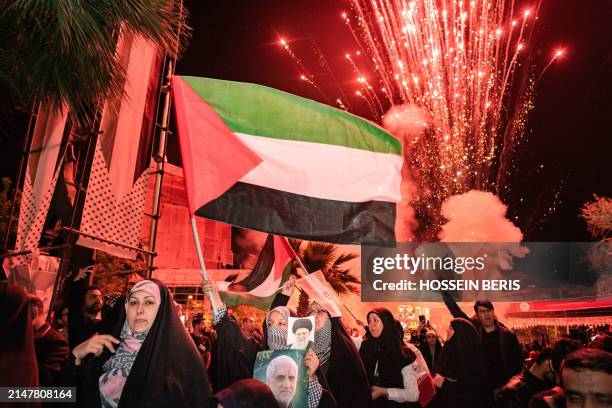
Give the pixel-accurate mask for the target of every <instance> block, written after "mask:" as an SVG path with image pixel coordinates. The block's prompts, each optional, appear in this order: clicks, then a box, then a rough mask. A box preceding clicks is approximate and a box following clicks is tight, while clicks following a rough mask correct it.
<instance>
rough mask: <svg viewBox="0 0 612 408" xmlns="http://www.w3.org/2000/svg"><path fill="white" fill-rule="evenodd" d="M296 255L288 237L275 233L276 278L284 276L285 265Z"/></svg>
mask: <svg viewBox="0 0 612 408" xmlns="http://www.w3.org/2000/svg"><path fill="white" fill-rule="evenodd" d="M294 256H295V254H294V252H293V250H292V249H291V247H290V246H289V242H287V238H285V237H279V236H277V235H274V279H280V278H281V277H282V276H283V271H284V270H285V267H286V266H287V264H288V263H289V261H291V260H292V259H293V257H294Z"/></svg>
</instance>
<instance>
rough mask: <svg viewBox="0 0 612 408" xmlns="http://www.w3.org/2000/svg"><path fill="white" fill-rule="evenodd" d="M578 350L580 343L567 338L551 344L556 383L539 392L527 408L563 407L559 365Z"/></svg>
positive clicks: (563, 396)
mask: <svg viewBox="0 0 612 408" xmlns="http://www.w3.org/2000/svg"><path fill="white" fill-rule="evenodd" d="M579 348H580V342H578V341H577V340H573V339H569V338H561V339H559V340H557V341H555V343H554V344H553V351H552V358H551V366H552V370H553V372H554V373H555V380H556V383H557V384H559V385H558V386H555V387H553V388H551V389H549V390H545V391H542V392H539V393H537V394H535V395H534V396H533V398H531V400H530V401H529V408H561V407H565V394H564V392H563V389H562V388H561V386H560V384H561V365H562V364H563V360H565V357H567V355H568V354H570V353H571V352H573V351H575V350H578V349H579Z"/></svg>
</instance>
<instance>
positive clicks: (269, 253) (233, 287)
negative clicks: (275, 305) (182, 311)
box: [217, 235, 294, 310]
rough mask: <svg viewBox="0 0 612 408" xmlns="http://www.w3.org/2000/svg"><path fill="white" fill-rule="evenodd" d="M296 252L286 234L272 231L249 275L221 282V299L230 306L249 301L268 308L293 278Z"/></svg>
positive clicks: (218, 283) (262, 308)
mask: <svg viewBox="0 0 612 408" xmlns="http://www.w3.org/2000/svg"><path fill="white" fill-rule="evenodd" d="M293 256H294V255H293V251H291V248H289V244H288V243H287V241H286V240H285V239H284V238H281V237H277V236H272V235H268V239H267V240H266V243H265V244H264V246H263V248H262V250H261V252H260V253H259V258H258V259H257V263H256V264H255V267H254V268H253V271H252V272H251V273H250V274H249V275H248V276H246V277H245V278H244V279H242V280H241V281H239V282H233V283H230V282H217V288H218V289H219V295H220V296H221V300H223V302H224V303H225V304H226V305H227V306H228V307H233V306H237V305H244V304H247V305H251V306H254V307H256V308H258V309H261V310H268V309H269V308H270V305H271V304H272V301H273V300H274V297H275V296H276V293H277V291H278V288H280V287H281V286H282V285H283V284H284V283H285V282H286V281H287V279H288V278H289V274H290V273H291V260H292V259H293Z"/></svg>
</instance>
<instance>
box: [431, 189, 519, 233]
mask: <svg viewBox="0 0 612 408" xmlns="http://www.w3.org/2000/svg"><path fill="white" fill-rule="evenodd" d="M507 209H508V207H507V206H506V205H505V204H504V203H502V202H501V200H500V199H499V198H498V197H497V196H496V195H494V194H492V193H489V192H486V191H477V190H470V191H468V192H467V193H464V194H459V195H455V196H452V197H449V198H448V199H447V200H446V201H444V203H442V216H443V217H444V218H446V219H447V220H448V222H447V223H446V224H445V225H444V226H443V227H442V230H441V232H440V235H439V238H440V241H443V242H520V241H521V240H522V239H523V233H522V232H521V230H520V229H519V228H518V227H517V226H515V225H514V224H513V223H512V222H511V221H510V220H509V219H507V218H506V211H507Z"/></svg>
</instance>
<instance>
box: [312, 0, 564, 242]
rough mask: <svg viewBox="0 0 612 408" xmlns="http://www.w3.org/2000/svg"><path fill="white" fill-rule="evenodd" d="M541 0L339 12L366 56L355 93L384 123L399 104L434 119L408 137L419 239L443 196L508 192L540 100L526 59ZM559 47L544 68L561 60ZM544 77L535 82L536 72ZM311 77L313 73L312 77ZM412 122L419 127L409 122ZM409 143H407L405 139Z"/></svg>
mask: <svg viewBox="0 0 612 408" xmlns="http://www.w3.org/2000/svg"><path fill="white" fill-rule="evenodd" d="M539 6H540V5H539V3H537V4H532V5H531V7H528V8H524V7H518V6H517V5H516V4H515V2H514V0H508V1H505V0H483V1H471V2H470V1H461V0H413V1H405V0H352V9H353V13H351V14H352V15H351V16H349V14H348V13H342V15H341V18H342V20H343V21H344V23H345V24H346V26H347V27H348V28H349V30H350V32H351V34H352V35H353V38H354V39H355V41H357V42H358V44H359V46H360V48H361V49H362V50H363V53H364V54H365V55H367V57H368V63H369V64H368V65H369V66H368V67H366V66H365V65H364V64H363V62H362V63H361V65H360V66H358V64H357V63H356V62H355V60H354V59H353V58H352V56H351V55H350V54H346V55H345V57H346V61H347V62H348V63H349V64H350V66H351V69H352V71H353V73H354V75H355V84H356V91H355V92H354V93H355V95H356V96H358V97H359V98H361V99H363V100H364V101H365V103H366V105H367V107H368V108H369V110H370V112H371V114H372V116H373V117H374V118H375V119H376V120H377V121H380V120H381V119H382V117H383V115H384V113H385V112H386V111H387V110H388V109H389V108H390V107H391V106H394V105H403V106H406V107H408V108H407V109H409V110H412V109H414V108H415V107H417V108H419V109H423V110H424V111H425V112H426V114H427V117H428V119H429V120H428V123H427V126H420V124H419V126H417V127H420V129H421V130H420V132H418V134H416V135H415V134H414V132H413V131H410V132H407V133H412V134H411V135H410V137H408V138H406V137H404V136H403V135H402V133H406V132H402V130H401V129H399V130H397V129H394V133H395V134H396V135H397V136H398V137H401V138H403V139H404V142H405V145H406V148H405V149H404V150H405V153H406V162H407V163H409V164H410V166H409V167H410V168H411V169H412V170H411V171H412V173H413V174H412V179H414V180H415V182H416V184H417V188H416V190H415V191H416V193H415V196H413V197H410V200H411V201H412V205H413V206H414V208H415V210H416V214H417V216H418V218H419V221H420V223H419V224H420V230H421V231H420V234H419V235H420V236H421V238H425V239H429V238H432V237H435V236H436V235H437V231H439V229H440V227H441V226H442V225H443V223H444V220H443V219H442V217H441V216H440V207H441V205H442V202H443V201H444V200H445V199H447V198H448V197H450V196H452V195H455V194H460V193H465V192H466V191H469V190H472V189H477V190H484V191H491V192H494V193H496V194H498V195H502V196H503V194H504V193H506V192H507V191H506V189H507V187H506V184H507V183H505V180H506V176H507V175H508V174H509V173H510V172H513V171H514V170H515V169H513V165H512V164H511V157H512V153H513V150H514V149H515V147H516V146H518V145H519V144H520V142H521V138H522V137H523V135H524V133H525V121H526V118H527V113H528V112H529V110H530V109H531V108H532V107H533V95H534V89H535V82H536V81H535V80H534V77H535V75H534V74H533V69H532V68H533V64H532V63H531V62H530V60H529V51H530V45H531V38H532V34H533V30H534V26H535V21H536V20H537V12H538V10H539ZM562 53H563V50H556V51H555V52H554V54H553V56H552V59H551V60H550V61H549V62H548V64H547V65H546V66H545V68H544V69H543V70H542V72H541V74H540V76H539V78H541V76H542V75H543V74H544V72H545V71H546V69H548V67H550V65H551V64H552V63H553V62H554V61H556V60H557V59H558V58H559V57H560V56H561V55H562ZM539 78H538V79H539ZM313 82H314V80H313ZM406 126H408V127H410V128H411V129H412V128H414V124H412V125H411V124H406ZM408 144H409V145H408Z"/></svg>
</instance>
